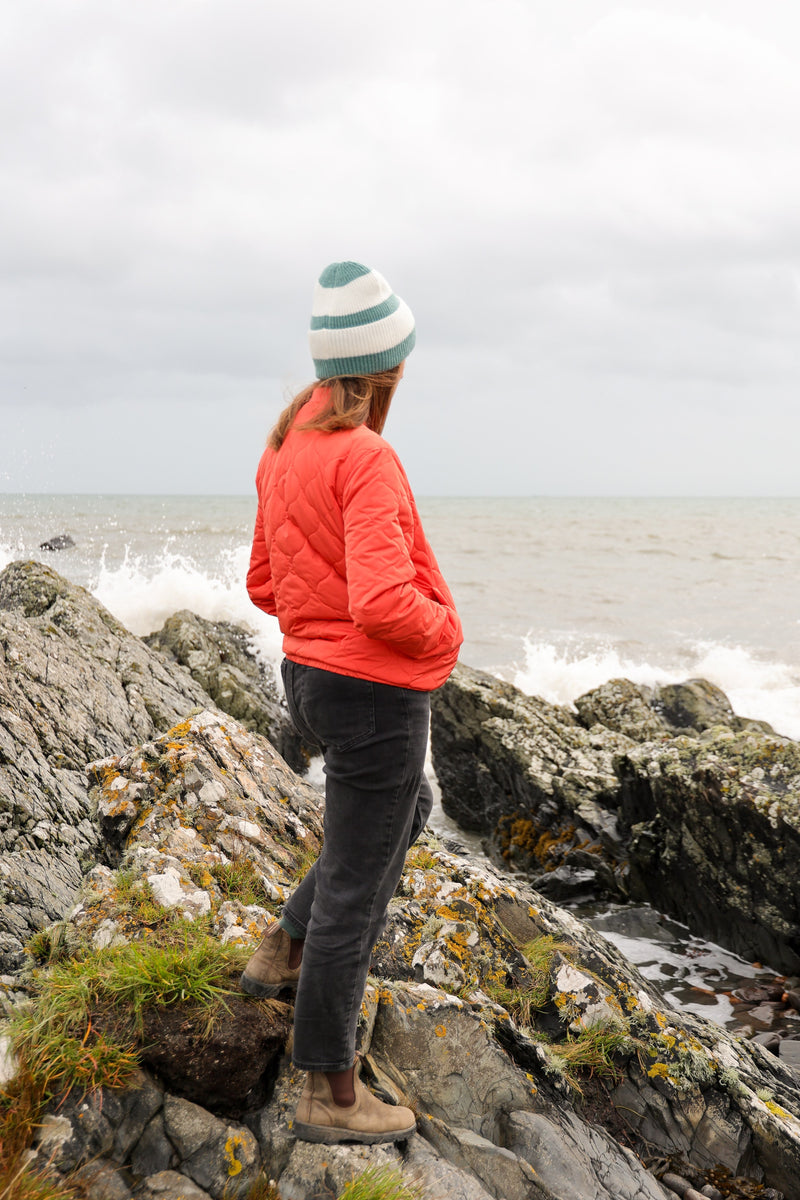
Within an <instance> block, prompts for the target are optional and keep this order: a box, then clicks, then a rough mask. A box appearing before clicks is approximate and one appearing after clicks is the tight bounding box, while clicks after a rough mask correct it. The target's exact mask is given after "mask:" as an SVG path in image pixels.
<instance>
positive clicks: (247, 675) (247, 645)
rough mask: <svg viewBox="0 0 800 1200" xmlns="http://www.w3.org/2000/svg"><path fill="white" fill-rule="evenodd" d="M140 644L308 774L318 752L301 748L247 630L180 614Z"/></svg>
mask: <svg viewBox="0 0 800 1200" xmlns="http://www.w3.org/2000/svg"><path fill="white" fill-rule="evenodd" d="M144 641H145V642H146V643H147V645H148V646H151V647H152V648H153V649H154V650H159V651H160V652H161V653H162V654H164V655H166V656H167V657H168V658H170V659H172V660H173V661H175V662H178V663H180V664H181V665H182V666H184V667H185V668H186V669H187V671H188V672H189V673H190V675H191V676H192V678H193V679H195V680H196V681H197V683H199V685H200V687H201V688H203V690H204V691H205V692H207V693H208V695H209V696H210V697H211V699H212V700H213V701H214V703H215V704H217V705H218V706H219V708H221V709H222V711H223V712H226V713H228V714H229V715H230V716H232V717H236V719H237V721H239V722H240V723H241V724H242V725H243V726H244V727H245V729H250V730H254V731H255V732H256V733H261V734H263V736H264V737H266V738H268V739H269V741H270V742H272V744H273V746H274V747H275V749H276V750H277V751H278V753H279V754H280V755H282V757H283V758H285V759H286V761H287V762H288V764H289V766H290V767H291V768H292V769H293V770H295V771H299V772H301V773H302V772H304V771H305V770H306V769H307V767H308V762H309V758H310V756H311V755H312V754H316V753H318V750H317V748H316V747H306V746H304V745H303V742H302V739H301V738H300V736H299V735H298V733H297V732H296V730H295V728H294V726H293V725H292V721H291V718H290V716H289V710H288V709H287V707H286V701H285V700H284V698H283V689H282V688H281V687H279V685H278V683H277V680H276V678H275V673H274V667H273V665H272V664H271V663H264V662H263V661H262V660H261V659H260V658H259V656H258V654H257V653H256V651H255V650H254V649H253V647H252V638H251V635H250V634H249V633H248V632H247V630H245V629H242V628H241V626H239V625H234V624H232V623H230V622H228V621H207V620H205V619H204V618H203V617H198V616H196V615H195V613H192V612H188V611H187V610H186V609H183V610H182V611H180V612H177V613H174V615H173V616H171V617H169V618H168V620H167V621H165V622H164V625H163V626H162V628H161V629H159V630H158V632H156V633H151V634H150V635H149V636H148V637H146V638H145V639H144Z"/></svg>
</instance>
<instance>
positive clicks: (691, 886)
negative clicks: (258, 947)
mask: <svg viewBox="0 0 800 1200" xmlns="http://www.w3.org/2000/svg"><path fill="white" fill-rule="evenodd" d="M615 767H616V770H617V773H618V775H619V779H620V784H621V790H620V798H619V818H620V822H621V825H622V826H623V827H624V828H626V829H627V830H629V831H630V833H629V840H628V850H629V854H630V862H631V873H630V891H631V895H633V896H635V897H637V898H642V899H647V900H648V901H649V902H650V903H651V904H653V905H654V906H655V907H656V908H659V909H661V910H662V911H667V912H670V913H672V914H674V915H675V916H678V917H679V918H680V919H681V920H684V921H685V922H686V923H687V924H688V925H689V926H690V928H692V929H693V930H695V931H696V932H700V933H702V934H703V936H704V937H707V938H710V939H711V940H713V941H717V942H720V943H722V944H723V945H726V946H729V947H730V948H731V949H733V950H735V951H736V952H737V953H739V954H741V955H742V956H744V957H748V958H751V959H753V958H755V959H758V960H759V961H762V962H769V963H771V964H772V965H774V966H775V967H777V968H778V969H784V970H787V969H788V970H791V969H796V966H797V964H798V963H799V962H800V893H798V891H797V888H796V887H795V875H796V868H795V864H796V863H797V861H798V855H800V743H797V742H792V741H789V740H788V739H785V738H776V737H770V736H768V735H765V734H760V733H748V732H744V733H732V732H729V731H727V730H723V731H714V733H713V736H711V737H710V738H708V739H707V740H704V741H703V740H697V739H694V738H683V737H680V738H676V739H674V740H673V741H672V742H670V743H668V744H666V745H663V744H662V745H659V746H658V747H654V746H647V745H645V746H641V747H638V748H637V749H635V750H634V751H632V752H630V753H628V754H623V755H621V756H620V757H619V758H618V759H617V760H616V763H615Z"/></svg>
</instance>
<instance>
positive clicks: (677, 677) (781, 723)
mask: <svg viewBox="0 0 800 1200" xmlns="http://www.w3.org/2000/svg"><path fill="white" fill-rule="evenodd" d="M524 650H525V663H524V666H523V667H522V668H520V669H519V670H518V671H517V672H516V675H515V676H514V683H515V684H516V685H517V687H519V688H520V689H521V690H522V691H524V692H527V693H528V694H529V695H536V696H542V697H543V698H544V699H545V700H549V701H550V702H551V703H553V704H566V705H570V704H571V703H572V701H573V700H574V699H575V698H576V697H577V696H580V695H581V694H582V693H583V692H586V691H589V689H590V688H594V687H598V686H599V685H600V684H601V683H605V682H606V681H607V680H609V679H620V678H624V679H630V680H632V681H633V682H634V683H641V684H647V685H652V684H656V683H678V682H680V681H682V680H685V679H689V678H702V679H708V680H709V681H710V682H711V683H715V684H716V685H717V686H718V687H721V688H722V690H723V691H724V692H725V693H726V694H727V696H728V699H729V700H730V702H731V704H732V705H733V709H734V711H735V712H736V713H738V714H739V715H740V716H743V717H753V718H757V719H759V720H763V721H769V722H770V724H771V725H773V726H774V728H775V730H776V731H777V732H778V733H780V734H783V735H784V736H785V737H793V738H800V674H798V672H797V670H795V669H792V668H791V667H789V666H787V665H786V664H785V663H780V662H766V661H764V660H762V659H759V658H757V657H755V656H754V655H753V654H752V653H751V652H750V651H749V650H747V649H746V648H745V647H743V646H726V645H724V644H722V643H717V642H698V643H696V644H695V645H694V646H693V647H691V651H690V653H689V655H688V658H687V659H686V660H685V661H684V662H682V663H681V665H680V666H679V667H676V666H675V665H674V664H661V663H658V662H650V661H638V662H637V661H636V660H634V659H630V658H627V657H625V655H623V654H621V653H620V652H619V650H617V649H616V648H615V647H613V646H610V645H606V646H601V647H596V648H594V649H591V650H585V649H581V648H580V647H577V646H572V645H569V644H568V645H565V646H562V647H558V646H556V645H554V644H553V643H550V642H535V641H532V640H531V639H529V638H526V639H525V643H524Z"/></svg>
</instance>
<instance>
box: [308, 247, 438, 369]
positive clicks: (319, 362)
mask: <svg viewBox="0 0 800 1200" xmlns="http://www.w3.org/2000/svg"><path fill="white" fill-rule="evenodd" d="M308 336H309V344H310V346H311V356H312V358H313V359H314V368H315V371H316V374H317V378H318V379H329V378H331V377H333V376H334V375H371V374H374V373H376V372H378V371H386V370H388V369H389V368H390V367H395V366H397V365H398V363H401V362H402V361H403V359H404V358H406V357H407V356H408V355H409V354H410V353H411V350H412V349H413V347H414V342H415V340H416V334H415V329H414V317H413V315H412V313H411V310H410V308H409V307H408V305H407V304H405V302H404V301H403V300H401V299H400V297H399V296H396V295H395V294H394V292H392V289H391V288H390V286H389V284H388V283H387V282H386V280H385V279H384V277H383V276H382V275H381V274H379V272H378V271H373V270H370V268H369V267H365V266H363V264H361V263H355V262H341V263H332V264H331V265H330V266H329V267H326V268H325V270H324V271H323V272H322V274H321V275H320V277H319V280H318V282H317V285H316V287H315V289H314V300H313V305H312V311H311V329H310V330H309V335H308Z"/></svg>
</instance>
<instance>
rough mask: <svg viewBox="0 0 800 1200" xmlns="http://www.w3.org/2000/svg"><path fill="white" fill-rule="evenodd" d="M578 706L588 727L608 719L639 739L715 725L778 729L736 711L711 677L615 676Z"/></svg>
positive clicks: (766, 730) (611, 726)
mask: <svg viewBox="0 0 800 1200" xmlns="http://www.w3.org/2000/svg"><path fill="white" fill-rule="evenodd" d="M575 708H576V709H577V711H578V717H579V719H580V721H581V723H582V724H583V725H584V726H585V727H586V728H587V729H591V728H592V727H593V726H594V725H603V726H605V728H606V729H612V730H615V731H616V732H618V733H623V734H625V736H626V737H629V738H631V739H632V740H633V741H635V742H649V741H659V740H663V739H664V738H666V737H674V736H675V735H676V734H685V733H691V732H695V733H701V732H703V731H704V730H706V729H713V728H715V727H716V726H723V727H725V728H727V729H732V730H751V731H754V732H755V731H759V732H761V733H770V734H774V733H775V731H774V729H773V728H772V726H771V725H768V724H767V722H766V721H752V720H748V719H746V718H744V717H738V716H736V714H735V713H734V711H733V709H732V708H731V704H730V701H729V700H728V697H727V696H726V695H725V693H724V692H723V691H722V689H721V688H718V687H717V686H716V685H715V684H713V683H709V681H708V680H707V679H689V680H687V681H686V683H670V684H661V685H657V686H655V687H646V686H644V685H641V684H636V683H631V681H630V680H629V679H611V680H610V681H609V682H608V683H604V684H602V685H601V686H600V687H597V688H593V689H592V690H591V691H590V692H586V693H584V695H582V696H579V697H578V699H577V700H576V701H575Z"/></svg>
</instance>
